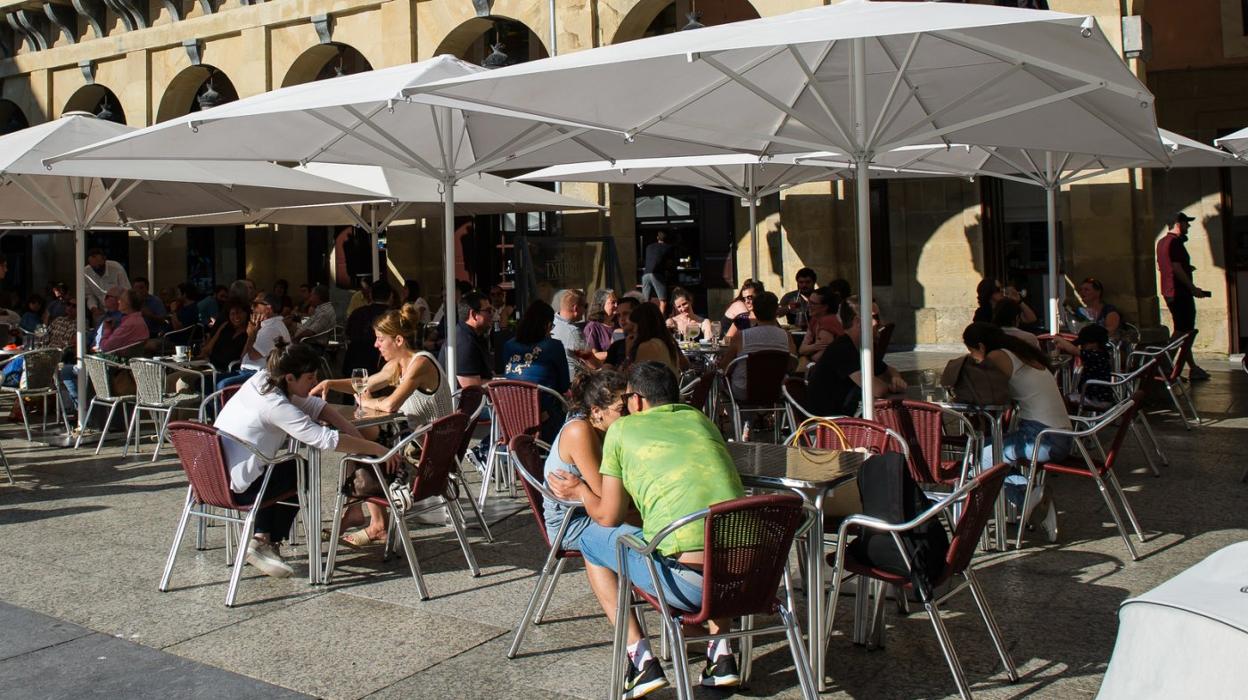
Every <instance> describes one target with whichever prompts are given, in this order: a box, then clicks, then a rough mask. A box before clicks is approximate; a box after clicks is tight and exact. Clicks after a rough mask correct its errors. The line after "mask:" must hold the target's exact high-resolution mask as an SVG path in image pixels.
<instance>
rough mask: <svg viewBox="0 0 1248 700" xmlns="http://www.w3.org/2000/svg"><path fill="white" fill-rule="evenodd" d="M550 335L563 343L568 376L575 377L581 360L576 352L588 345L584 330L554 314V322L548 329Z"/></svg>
mask: <svg viewBox="0 0 1248 700" xmlns="http://www.w3.org/2000/svg"><path fill="white" fill-rule="evenodd" d="M550 337H552V338H554V339H555V340H558V341H559V342H561V343H563V350H564V352H566V353H567V355H568V376H569V377H575V376H576V373H577V370H578V369H579V368H580V366H581V360H580V358H578V357H577V356H576V353H577V352H580V351H583V350H585V349H586V348H587V347H589V344H588V343H586V342H585V332H584V331H582V330H581V329H580V328H579V327H578V326H577V325H576V324H575V323H572V322H571V321H569V320H567V319H566V318H564V317H562V316H560V315H559V314H555V323H554V325H553V326H552V327H551V329H550Z"/></svg>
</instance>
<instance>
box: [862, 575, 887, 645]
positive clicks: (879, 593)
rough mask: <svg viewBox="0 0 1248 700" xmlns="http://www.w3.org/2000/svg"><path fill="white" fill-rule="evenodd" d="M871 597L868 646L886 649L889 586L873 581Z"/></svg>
mask: <svg viewBox="0 0 1248 700" xmlns="http://www.w3.org/2000/svg"><path fill="white" fill-rule="evenodd" d="M872 584H873V585H872V586H871V596H872V598H873V600H874V604H873V605H872V606H871V623H870V625H869V626H868V627H867V646H868V647H869V648H873V649H883V648H884V599H885V598H887V597H888V596H887V592H888V586H885V585H884V582H883V581H873V582H872Z"/></svg>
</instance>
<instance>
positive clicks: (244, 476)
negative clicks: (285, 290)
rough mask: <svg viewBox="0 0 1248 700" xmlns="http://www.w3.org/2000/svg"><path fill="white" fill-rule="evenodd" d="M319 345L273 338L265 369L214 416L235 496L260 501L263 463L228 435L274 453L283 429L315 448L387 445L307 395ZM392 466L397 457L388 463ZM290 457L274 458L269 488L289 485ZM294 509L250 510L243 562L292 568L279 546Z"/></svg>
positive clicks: (284, 570)
mask: <svg viewBox="0 0 1248 700" xmlns="http://www.w3.org/2000/svg"><path fill="white" fill-rule="evenodd" d="M319 366H320V353H318V352H317V351H316V350H314V349H312V348H310V347H308V346H307V345H303V344H301V343H295V344H293V345H292V344H287V343H286V342H285V341H284V340H281V339H279V340H277V341H276V343H275V347H274V349H273V351H272V352H270V353H269V355H268V361H267V363H266V366H265V368H264V369H261V370H260V371H259V372H256V374H254V375H252V376H251V377H250V378H248V379H247V380H246V381H245V382H244V383H243V385H242V388H240V389H239V390H238V393H236V394H235V395H234V396H233V397H232V398H231V399H230V400H229V402H228V403H226V404H225V406H224V408H222V409H221V414H220V415H219V416H217V420H216V421H215V422H214V424H213V425H214V426H215V427H216V428H217V429H219V430H220V431H222V433H225V435H223V436H222V440H221V443H222V446H223V451H224V453H225V462H226V464H227V465H228V466H229V472H230V488H231V489H233V491H234V493H236V494H238V500H239V501H240V502H242V503H261V502H263V501H264V500H265V495H264V494H262V493H260V486H261V484H262V483H263V481H264V480H263V479H262V478H261V477H263V476H264V471H265V468H266V466H267V465H266V464H265V463H264V462H261V461H260V460H259V459H258V458H257V457H256V456H255V455H253V454H252V453H251V451H250V450H248V449H247V448H245V447H243V446H242V445H240V444H238V443H237V442H235V441H233V440H231V439H230V437H236V438H238V439H240V440H245V441H246V442H248V443H250V444H251V445H253V446H255V448H256V449H257V450H259V451H260V452H261V453H262V454H265V455H276V454H278V453H279V452H280V451H281V449H282V445H283V444H284V443H285V442H286V439H287V438H288V437H292V438H294V439H295V440H297V441H299V442H301V443H303V444H305V445H309V446H311V447H315V448H317V449H320V450H333V451H336V452H344V453H348V454H363V455H370V456H374V457H380V456H381V455H384V454H385V453H386V452H387V451H388V448H387V447H385V446H384V445H381V444H378V443H376V442H373V441H371V440H366V439H365V438H364V437H363V436H361V435H360V431H359V430H357V429H356V428H355V426H353V425H351V421H350V420H348V419H347V418H346V417H345V416H344V415H343V414H342V413H340V412H338V411H333V410H330V411H326V410H323V409H324V408H325V406H326V403H325V401H324V400H323V399H320V398H316V397H313V396H309V395H308V394H309V391H310V390H311V389H312V386H313V385H314V384H316V369H317V367H319ZM387 467H388V468H390V469H397V468H398V467H399V459H398V458H397V457H396V458H395V459H394V460H393V463H391V464H388V465H387ZM296 483H297V481H296V474H295V464H294V462H289V461H288V462H284V463H280V464H278V465H277V466H276V467H275V468H274V470H273V476H272V477H271V478H270V479H269V484H268V488H267V491H268V493H275V494H276V493H284V492H287V491H290V490H292V489H294V488H295V485H296ZM296 512H297V509H296V508H295V507H294V506H290V505H282V504H276V503H275V504H272V505H269V506H264V507H261V508H260V509H259V510H258V511H257V512H256V531H255V536H254V537H253V538H252V540H251V542H248V543H247V562H248V563H249V564H251V565H252V566H254V567H256V569H257V570H259V571H261V572H262V573H264V574H266V575H268V576H274V577H277V578H285V577H287V576H290V575H291V574H292V573H293V570H292V569H291V568H290V565H289V564H287V563H286V561H285V560H284V559H283V558H282V555H281V553H280V552H279V550H278V547H279V545H280V544H281V542H282V540H283V539H284V538H285V537H286V534H287V533H288V532H290V526H291V523H293V522H294V520H295V514H296Z"/></svg>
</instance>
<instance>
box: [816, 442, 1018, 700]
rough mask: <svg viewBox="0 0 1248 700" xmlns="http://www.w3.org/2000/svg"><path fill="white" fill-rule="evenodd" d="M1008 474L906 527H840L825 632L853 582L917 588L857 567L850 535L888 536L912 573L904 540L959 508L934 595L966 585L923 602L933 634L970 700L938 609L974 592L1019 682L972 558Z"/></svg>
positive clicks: (1005, 468)
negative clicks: (950, 583)
mask: <svg viewBox="0 0 1248 700" xmlns="http://www.w3.org/2000/svg"><path fill="white" fill-rule="evenodd" d="M1009 469H1010V467H1009V465H1007V464H998V465H996V466H995V467H993V468H992V469H989V470H987V471H985V472H982V473H981V474H979V475H978V476H976V477H975V478H974V479H972V480H971V481H968V482H966V483H965V484H962V485H961V486H960V487H958V488H957V489H955V490H954V491H953V492H952V493H950V494H948V495H947V496H946V497H945V498H944V499H942V500H941V501H940V502H939V503H936V504H934V505H932V506H931V507H930V508H928V509H927V510H925V511H923V512H922V513H920V514H919V515H918V516H916V517H914V518H913V519H911V520H910V521H908V522H904V523H888V522H885V521H883V520H880V519H878V518H872V517H869V516H866V515H852V516H850V517H848V518H846V519H845V520H844V521H843V522H842V523H841V527H840V530H839V531H838V536H837V548H836V553H835V554H830V555H828V563H829V564H831V565H832V567H833V571H832V591H831V593H830V594H829V596H828V620H827V628H828V629H829V630H831V629H832V622H833V620H834V619H835V614H836V603H837V599H838V597H839V596H840V592H841V587H842V586H843V585H844V584H845V581H846V579H848V578H850V577H851V576H859V577H861V578H863V579H870V580H871V581H872V582H873V586H872V587H873V588H876V589H877V593H878V588H879V586H880V585H891V586H898V587H901V588H913V586H914V584H913V582H912V581H911V577H910V576H909V575H908V574H896V573H893V572H890V571H884V570H882V569H879V568H876V567H873V566H870V565H869V564H867V563H865V562H860V561H858V560H857V559H856V558H855V557H854V553H853V544H852V543H853V540H852V539H851V538H850V535H852V534H856V533H861V532H863V531H866V530H874V531H877V532H887V533H889V534H890V535H891V537H892V540H893V542H894V543H895V544H896V545H897V549H898V550H899V552H900V554H901V558H902V561H904V562H906V565H907V567H909V566H910V557H909V554H908V553H907V551H906V547H905V546H904V544H903V543H902V540H901V536H902V534H904V533H906V532H909V531H911V530H914V529H915V528H917V527H919V526H920V525H922V524H924V523H926V522H928V521H929V520H931V519H932V518H935V517H937V516H938V515H940V514H941V513H945V512H946V511H950V510H951V509H952V508H953V507H954V505H955V504H959V505H961V508H962V515H961V517H959V518H958V519H957V521H956V523H957V524H956V525H955V526H954V528H953V537H952V539H951V540H950V542H949V550H948V552H947V553H946V555H945V566H944V568H943V569H942V570H941V572H940V573H939V574H938V575H937V576H936V577H935V579H934V580H933V581H932V590H938V589H939V588H940V587H941V586H942V585H943V584H945V583H946V582H948V581H950V580H951V579H954V578H955V577H958V578H961V579H962V583H961V584H959V585H958V586H956V587H954V588H952V589H951V590H950V591H949V592H947V593H945V594H944V595H942V596H940V597H939V598H937V599H935V600H928V601H924V602H923V607H924V609H925V610H926V612H927V616H928V619H929V620H931V623H932V628H933V629H934V630H935V632H936V639H937V641H938V642H939V643H940V649H941V651H942V652H943V653H944V657H945V662H946V663H948V664H949V670H950V671H951V672H952V673H953V679H954V682H955V683H956V684H957V686H958V693H959V695H961V696H962V697H963V698H970V697H971V689H970V686H969V685H967V682H966V676H965V674H964V673H963V672H962V663H961V661H959V660H958V654H957V652H956V651H955V650H954V648H953V642H952V640H951V639H950V638H949V632H948V631H947V630H946V629H945V624H944V622H943V621H942V620H941V617H940V606H941V605H943V604H944V603H945V602H946V601H948V600H949V599H950V598H952V597H953V596H955V595H957V594H958V593H960V592H961V591H962V590H963V589H965V588H970V589H971V596H972V597H973V598H974V599H975V606H976V607H977V608H978V609H979V614H980V617H982V618H983V620H984V624H985V625H986V626H987V627H988V633H989V635H990V636H991V637H992V643H993V645H994V646H995V647H996V648H997V655H998V656H999V657H1000V658H1001V662H1002V663H1003V664H1004V665H1005V669H1006V672H1007V673H1008V674H1009V678H1010V680H1011V681H1017V680H1018V671H1017V670H1016V669H1015V667H1014V661H1013V659H1012V658H1011V657H1010V653H1009V651H1007V650H1006V648H1005V643H1004V640H1003V639H1002V638H1001V629H1000V628H999V627H998V626H997V621H996V618H995V617H993V614H992V610H991V608H989V606H988V600H987V598H986V597H985V596H984V590H983V588H982V587H981V586H980V585H979V580H978V579H977V578H976V577H975V572H974V569H973V568H972V566H971V558H972V557H973V556H974V554H975V548H976V546H977V544H978V543H979V539H980V536H981V535H982V534H983V530H984V528H985V526H986V525H987V524H988V519H989V518H990V517H992V510H993V504H994V503H995V501H996V500H997V494H998V493H1000V491H1001V486H1002V484H1003V483H1004V482H1005V477H1006V475H1007V474H1009ZM859 590H860V591H861V590H863V587H862V586H860V587H859ZM858 598H859V599H861V600H865V599H866V596H865V595H859V596H858ZM883 604H884V596H883V595H876V597H875V610H874V614H873V616H872V624H873V626H875V631H876V633H877V634H878V632H879V631H882V629H883V624H884V623H883V607H884V605H883ZM864 607H865V606H863V605H859V606H858V611H859V612H864V610H863V608H864ZM829 636H830V635H829Z"/></svg>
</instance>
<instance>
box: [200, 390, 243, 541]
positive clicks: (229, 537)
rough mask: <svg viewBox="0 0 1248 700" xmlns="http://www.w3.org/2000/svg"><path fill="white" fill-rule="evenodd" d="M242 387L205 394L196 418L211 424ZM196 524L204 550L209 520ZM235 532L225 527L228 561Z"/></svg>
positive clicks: (204, 506)
mask: <svg viewBox="0 0 1248 700" xmlns="http://www.w3.org/2000/svg"><path fill="white" fill-rule="evenodd" d="M242 388H243V385H242V384H234V385H231V386H227V387H225V388H224V389H218V390H217V391H214V392H212V393H211V394H209V395H207V396H205V397H204V399H203V400H202V401H200V402H199V415H198V416H197V417H196V419H195V420H197V421H199V422H200V423H204V424H206V425H207V424H210V420H209V416H210V415H211V416H213V417H216V416H217V415H219V414H220V413H221V409H222V408H223V407H224V406H225V404H226V403H228V402H229V400H230V399H231V398H233V397H234V394H237V393H238V390H239V389H242ZM211 509H212V506H208V505H203V504H200V506H199V510H200V511H202V512H210V511H211ZM226 514H227V515H235V512H234V511H227V512H226ZM196 524H197V527H196V528H195V549H197V550H199V551H203V550H205V549H207V548H208V527H207V525H208V521H207V520H206V519H203V518H200V519H199V520H198V521H197V523H196ZM233 534H234V529H233V528H232V527H226V528H225V559H226V561H230V559H231V555H230V551H231V549H232V547H233V539H234V537H233Z"/></svg>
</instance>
